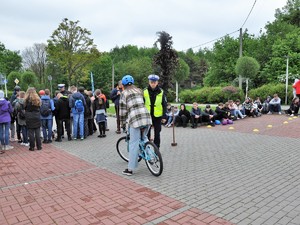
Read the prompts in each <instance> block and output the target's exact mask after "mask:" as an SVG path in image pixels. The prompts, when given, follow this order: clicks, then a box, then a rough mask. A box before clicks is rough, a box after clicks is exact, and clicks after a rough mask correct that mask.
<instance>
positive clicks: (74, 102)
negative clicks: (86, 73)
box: [69, 86, 86, 140]
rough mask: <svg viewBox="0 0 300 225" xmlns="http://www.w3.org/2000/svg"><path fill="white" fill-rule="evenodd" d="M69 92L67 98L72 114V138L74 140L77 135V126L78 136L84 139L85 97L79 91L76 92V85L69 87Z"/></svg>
mask: <svg viewBox="0 0 300 225" xmlns="http://www.w3.org/2000/svg"><path fill="white" fill-rule="evenodd" d="M71 93H72V95H71V96H70V100H69V106H70V108H71V112H72V114H73V139H74V140H76V139H77V136H78V128H79V136H80V139H81V140H83V139H84V109H85V105H86V102H85V99H84V97H83V95H82V94H81V93H80V92H77V87H75V86H72V87H71Z"/></svg>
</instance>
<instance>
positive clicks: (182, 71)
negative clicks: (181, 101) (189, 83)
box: [174, 58, 190, 102]
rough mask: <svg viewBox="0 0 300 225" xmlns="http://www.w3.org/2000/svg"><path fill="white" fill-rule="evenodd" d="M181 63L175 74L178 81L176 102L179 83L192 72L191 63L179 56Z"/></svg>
mask: <svg viewBox="0 0 300 225" xmlns="http://www.w3.org/2000/svg"><path fill="white" fill-rule="evenodd" d="M178 62H179V64H178V67H177V69H176V71H175V74H174V80H175V82H176V98H175V100H176V102H178V83H180V82H182V81H184V80H185V79H186V78H187V77H188V76H189V74H190V67H189V65H188V64H187V63H186V62H185V61H184V60H183V59H180V58H179V61H178Z"/></svg>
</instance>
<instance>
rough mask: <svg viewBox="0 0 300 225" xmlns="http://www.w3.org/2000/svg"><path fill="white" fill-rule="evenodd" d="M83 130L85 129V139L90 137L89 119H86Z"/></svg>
mask: <svg viewBox="0 0 300 225" xmlns="http://www.w3.org/2000/svg"><path fill="white" fill-rule="evenodd" d="M83 129H84V138H86V137H87V136H89V135H90V133H89V124H88V118H84V125H83Z"/></svg>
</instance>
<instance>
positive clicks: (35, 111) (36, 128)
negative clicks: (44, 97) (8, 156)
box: [24, 88, 42, 151]
mask: <svg viewBox="0 0 300 225" xmlns="http://www.w3.org/2000/svg"><path fill="white" fill-rule="evenodd" d="M40 106H41V99H40V97H39V96H38V94H37V93H36V91H35V89H34V88H28V90H27V92H26V94H25V102H24V108H25V121H26V125H27V128H28V136H29V150H30V151H34V147H35V143H36V146H37V150H42V142H41V130H40V127H41V113H40Z"/></svg>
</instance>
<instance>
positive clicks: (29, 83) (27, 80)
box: [21, 71, 38, 90]
mask: <svg viewBox="0 0 300 225" xmlns="http://www.w3.org/2000/svg"><path fill="white" fill-rule="evenodd" d="M37 81H38V79H37V76H36V75H35V73H33V72H31V71H26V72H24V73H22V78H21V87H22V89H23V90H27V88H29V87H36V85H37Z"/></svg>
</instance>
